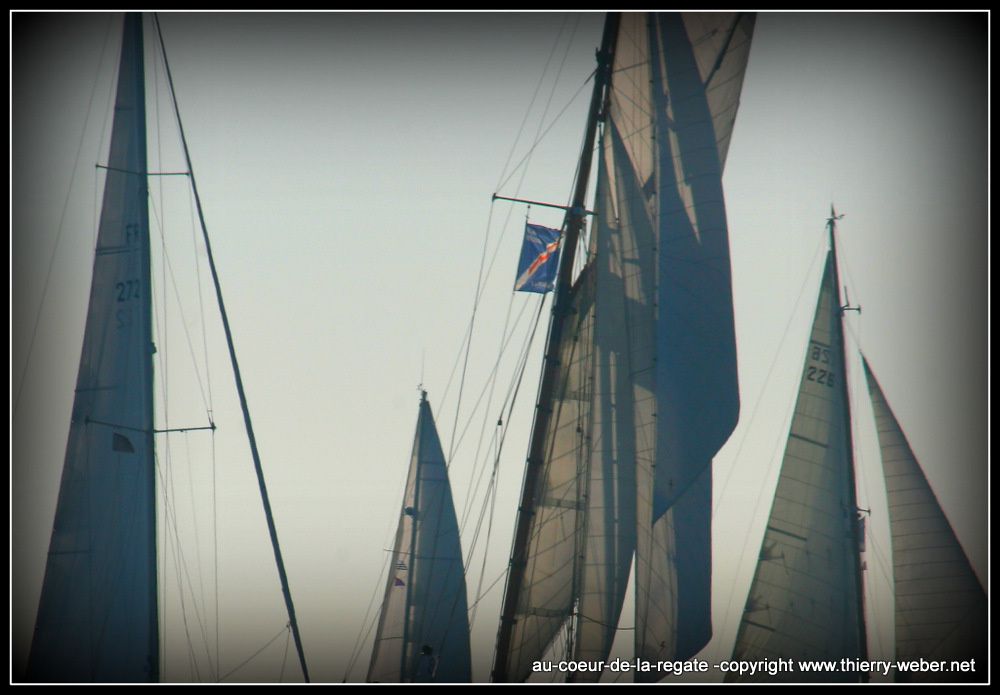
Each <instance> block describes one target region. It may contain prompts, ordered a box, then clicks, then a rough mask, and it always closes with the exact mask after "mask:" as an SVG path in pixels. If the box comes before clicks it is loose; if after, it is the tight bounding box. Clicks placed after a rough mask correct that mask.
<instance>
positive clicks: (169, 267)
mask: <svg viewBox="0 0 1000 695" xmlns="http://www.w3.org/2000/svg"><path fill="white" fill-rule="evenodd" d="M150 208H151V209H152V211H153V219H154V220H156V228H157V231H158V233H159V235H160V241H161V253H162V255H163V261H164V262H163V269H161V271H160V272H161V275H162V276H163V280H162V283H163V286H164V288H166V287H167V285H168V283H167V275H168V274H169V276H170V283H169V285H170V286H171V287H173V289H174V300H175V301H176V302H177V309H178V310H179V311H180V314H181V327H182V328H183V329H184V337H185V338H186V339H187V344H188V352H189V353H190V354H191V366H192V367H193V368H194V373H195V377H196V379H197V381H198V389H199V390H200V391H201V402H202V405H204V407H205V410H206V411H207V412H208V413H211V410H212V409H211V408H210V407H209V404H208V400H206V398H205V385H204V383H203V382H202V378H201V370H199V369H198V358H197V357H196V356H195V352H194V343H192V342H191V333H190V331H188V328H187V320H186V319H185V317H184V304H183V303H182V302H181V296H180V291H179V289H178V283H177V277H176V276H175V275H174V266H173V263H171V262H170V255H169V253H168V252H167V240H166V236H165V235H164V229H165V228H166V227H165V225H164V223H163V220H162V219H160V215H159V213H158V212H157V209H156V206H155V205H153V202H152V198H150ZM195 265H196V266H197V263H196V264H195ZM163 322H164V328H163V345H164V347H166V344H167V330H166V327H167V295H166V292H165V291H164V295H163ZM164 354H166V350H165V351H164ZM162 359H163V360H164V365H165V364H166V357H163V358H162ZM164 388H166V387H165V386H164ZM208 419H209V422H211V421H212V417H211V414H210V415H209V418H208Z"/></svg>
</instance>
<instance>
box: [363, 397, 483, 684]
mask: <svg viewBox="0 0 1000 695" xmlns="http://www.w3.org/2000/svg"><path fill="white" fill-rule="evenodd" d="M391 563H392V564H391V566H390V567H389V576H388V580H387V582H386V587H385V598H384V600H383V602H382V613H381V616H380V618H379V626H378V632H377V634H376V635H375V647H374V649H373V651H372V657H371V664H370V666H369V669H368V678H367V680H368V681H369V682H381V683H401V682H403V683H413V682H438V683H466V682H469V681H470V680H471V678H472V672H471V671H472V669H471V657H470V651H469V617H468V604H467V599H466V591H465V572H464V570H463V565H462V546H461V542H460V540H459V533H458V521H457V518H456V516H455V505H454V502H453V501H452V496H451V486H450V485H449V483H448V470H447V468H446V466H445V460H444V453H443V452H442V450H441V442H440V440H439V439H438V434H437V428H436V427H435V426H434V416H433V415H432V414H431V406H430V403H428V402H427V394H426V392H425V393H423V396H422V398H421V401H420V415H419V417H418V419H417V432H416V435H415V437H414V442H413V454H412V456H411V458H410V470H409V473H408V475H407V480H406V491H405V493H404V497H403V508H402V511H401V512H400V515H399V524H398V526H397V527H396V541H395V544H394V545H393V551H392V559H391Z"/></svg>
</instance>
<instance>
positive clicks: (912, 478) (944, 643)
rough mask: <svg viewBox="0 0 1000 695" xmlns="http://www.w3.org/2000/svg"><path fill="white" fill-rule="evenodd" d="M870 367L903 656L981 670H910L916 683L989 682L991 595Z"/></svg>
mask: <svg viewBox="0 0 1000 695" xmlns="http://www.w3.org/2000/svg"><path fill="white" fill-rule="evenodd" d="M864 367H865V377H866V378H867V380H868V391H869V394H870V395H871V400H872V409H873V411H874V413H875V424H876V428H877V429H878V441H879V447H880V449H881V453H882V470H883V473H884V474H885V487H886V494H887V495H888V498H889V525H890V535H891V538H892V564H893V574H894V579H895V581H894V586H895V594H896V611H895V612H896V658H897V659H898V660H912V659H921V658H923V659H928V660H948V661H951V660H958V661H967V660H969V659H975V660H976V664H975V671H974V672H964V673H963V672H955V671H949V672H941V673H935V672H917V673H907V674H906V675H907V677H908V678H909V679H910V680H918V679H922V680H941V681H950V682H953V681H955V680H962V679H965V678H971V679H973V680H978V681H983V680H986V673H987V670H986V665H987V662H986V644H987V638H986V618H987V604H986V594H985V592H984V591H983V587H982V585H981V584H980V583H979V580H978V579H977V578H976V574H975V572H974V571H973V569H972V565H970V564H969V559H968V557H966V555H965V553H964V551H963V550H962V546H961V545H960V544H959V542H958V538H956V537H955V532H954V531H953V530H952V528H951V524H949V523H948V519H947V517H945V515H944V512H943V511H942V510H941V506H940V505H939V504H938V502H937V498H936V497H935V496H934V492H933V490H931V487H930V485H929V484H928V483H927V478H926V477H925V476H924V473H923V471H922V470H921V468H920V464H919V463H918V462H917V459H916V457H915V456H914V455H913V450H912V449H911V448H910V445H909V443H908V442H907V441H906V436H905V435H904V434H903V430H902V428H900V426H899V422H897V420H896V417H895V416H894V415H893V413H892V410H891V409H890V408H889V403H888V402H887V401H886V398H885V394H883V392H882V389H881V387H880V386H879V383H878V381H877V380H876V379H875V375H874V374H873V373H872V371H871V367H870V366H869V365H868V360H867V359H864ZM903 675H904V674H903V672H897V678H898V677H902V676H903Z"/></svg>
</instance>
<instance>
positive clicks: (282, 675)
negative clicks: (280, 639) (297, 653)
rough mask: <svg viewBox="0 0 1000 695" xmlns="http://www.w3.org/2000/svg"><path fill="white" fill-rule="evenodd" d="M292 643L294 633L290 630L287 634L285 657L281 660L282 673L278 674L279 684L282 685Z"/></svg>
mask: <svg viewBox="0 0 1000 695" xmlns="http://www.w3.org/2000/svg"><path fill="white" fill-rule="evenodd" d="M291 642H292V631H291V630H288V631H287V632H286V633H285V655H284V656H283V657H282V658H281V671H279V672H278V682H279V683H280V682H281V681H283V680H284V679H285V664H287V663H288V645H289V644H291Z"/></svg>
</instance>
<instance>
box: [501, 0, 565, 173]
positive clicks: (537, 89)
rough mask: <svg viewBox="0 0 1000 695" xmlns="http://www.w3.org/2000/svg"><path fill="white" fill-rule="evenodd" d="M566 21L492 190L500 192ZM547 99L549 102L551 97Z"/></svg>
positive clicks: (560, 29)
mask: <svg viewBox="0 0 1000 695" xmlns="http://www.w3.org/2000/svg"><path fill="white" fill-rule="evenodd" d="M568 20H569V15H566V16H564V17H563V22H562V24H561V25H560V26H559V33H558V34H556V38H555V41H553V42H552V50H550V51H549V57H548V59H546V61H545V66H544V67H543V68H542V74H541V75H540V76H539V78H538V82H537V84H535V91H534V93H533V94H532V95H531V100H530V101H529V102H528V108H526V109H525V110H524V117H523V118H522V119H521V125H520V126H519V127H518V129H517V135H516V136H515V138H514V142H513V143H512V144H511V146H510V150H509V151H508V152H507V160H506V161H505V162H504V163H503V167H502V168H501V169H500V176H499V177H498V181H497V185H496V188H495V189H494V190H498V191H499V190H500V186H501V185H502V184H501V183H500V182H501V181H503V180H504V175H505V174H506V172H507V167H508V166H509V165H510V160H511V159H513V158H514V150H516V149H517V144H518V142H520V141H521V135H522V134H523V133H524V127H525V125H526V124H527V123H528V116H529V115H530V114H531V109H532V107H534V105H535V100H536V99H537V98H538V93H539V92H540V91H541V89H542V84H544V83H545V75H546V74H548V71H549V65H550V64H551V63H552V58H553V57H554V56H555V54H556V48H557V47H558V46H559V39H560V37H561V36H562V33H563V31H564V30H565V29H566V22H567V21H568ZM564 60H565V59H564ZM549 98H550V100H551V96H550V97H549Z"/></svg>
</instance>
